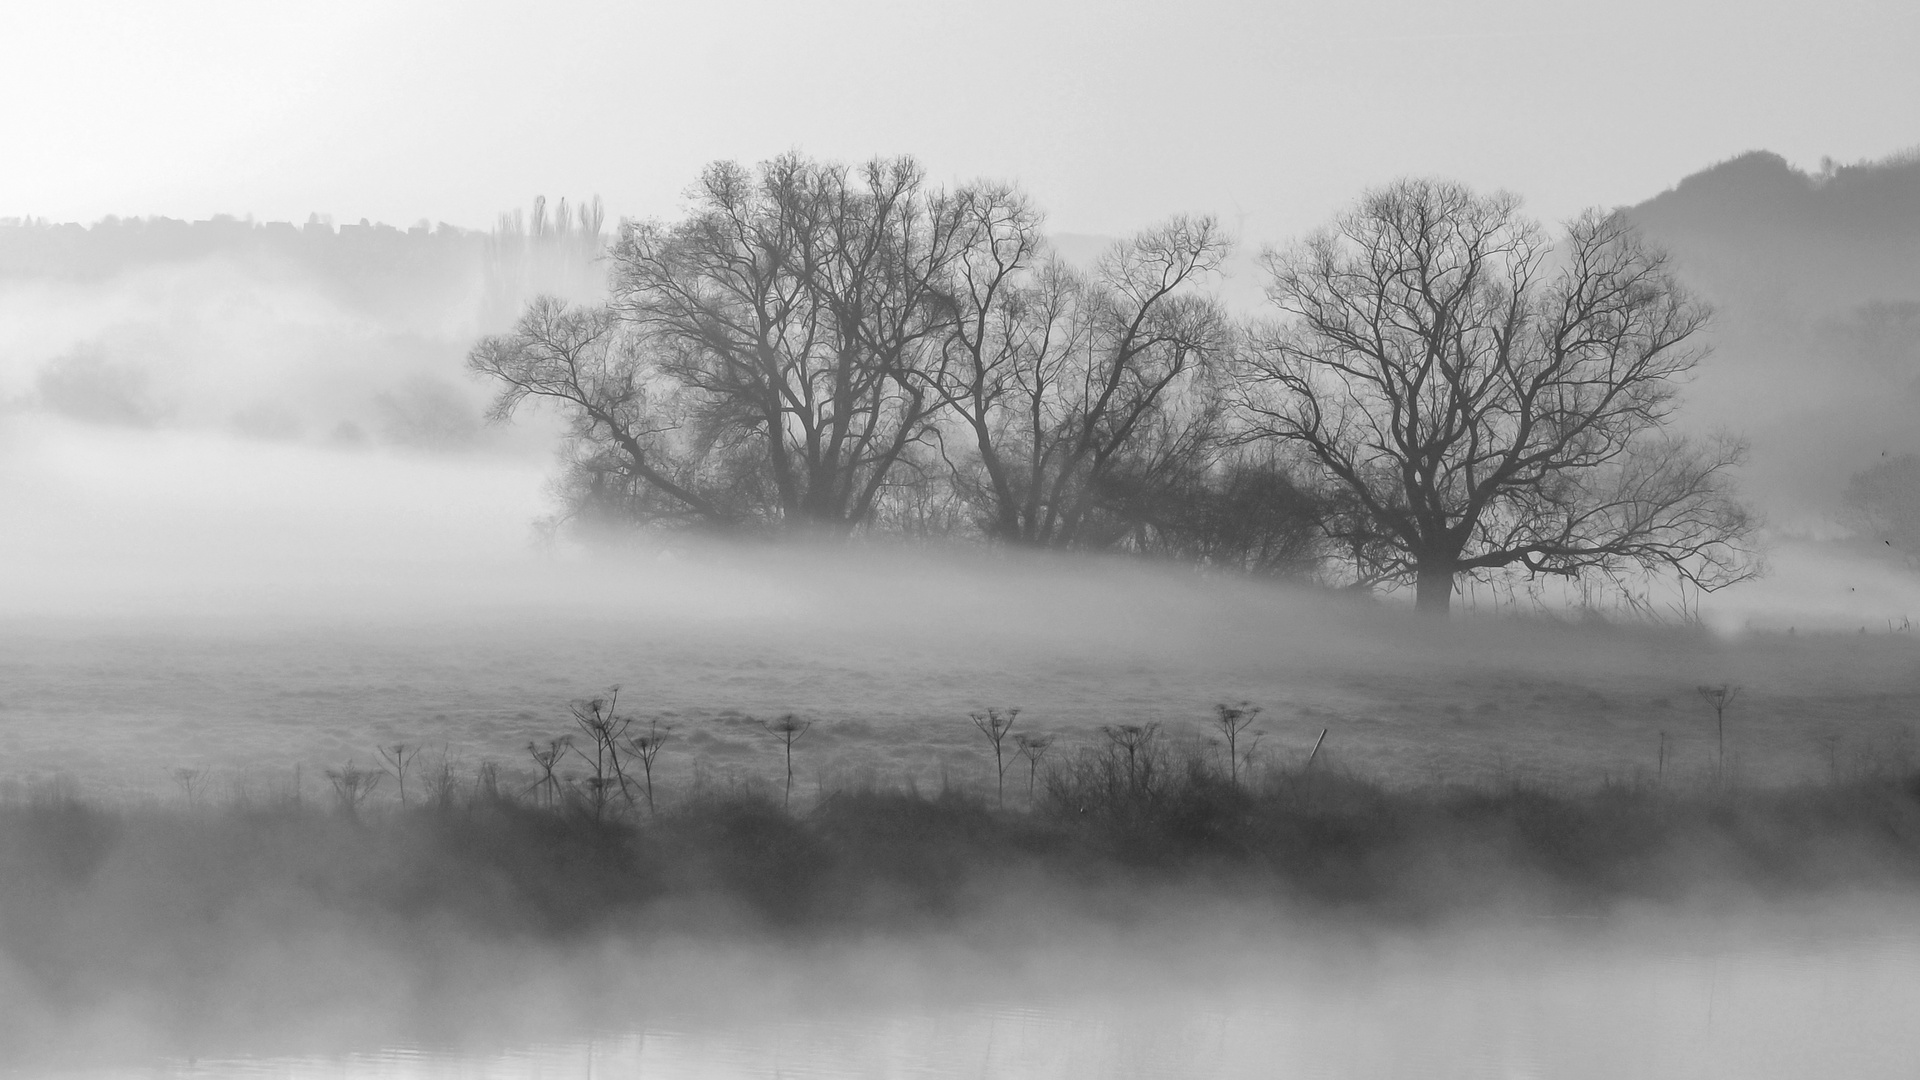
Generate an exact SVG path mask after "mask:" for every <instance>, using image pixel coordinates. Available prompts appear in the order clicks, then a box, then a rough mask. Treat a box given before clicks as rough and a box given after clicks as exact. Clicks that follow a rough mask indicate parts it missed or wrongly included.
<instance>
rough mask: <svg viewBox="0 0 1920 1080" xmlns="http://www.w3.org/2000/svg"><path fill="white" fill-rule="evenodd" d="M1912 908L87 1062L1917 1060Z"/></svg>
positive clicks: (543, 1072) (185, 1073)
mask: <svg viewBox="0 0 1920 1080" xmlns="http://www.w3.org/2000/svg"><path fill="white" fill-rule="evenodd" d="M1911 916H1912V910H1911V908H1906V909H1905V910H1904V912H1903V913H1902V914H1900V915H1899V916H1897V917H1896V916H1894V915H1890V914H1889V913H1888V912H1887V911H1886V910H1884V909H1882V910H1881V911H1880V912H1879V913H1878V914H1877V915H1875V916H1874V917H1873V918H1871V919H1868V920H1861V919H1857V918H1856V919H1834V918H1826V917H1823V918H1820V919H1817V920H1816V919H1810V918H1797V919H1777V918H1776V919H1771V920H1769V921H1767V922H1764V923H1760V924H1756V923H1754V922H1752V921H1751V920H1744V921H1741V922H1739V923H1738V924H1737V925H1736V924H1735V922H1734V921H1733V920H1722V919H1712V918H1702V919H1689V920H1684V921H1682V920H1677V919H1669V918H1664V917H1663V918H1659V919H1642V920H1616V921H1614V922H1612V923H1609V924H1608V925H1606V926H1605V927H1601V926H1600V925H1599V924H1597V923H1594V924H1587V925H1582V924H1580V923H1577V922H1559V923H1547V922H1544V921H1542V922H1539V923H1534V924H1530V925H1527V926H1523V927H1520V928H1519V929H1513V928H1507V929H1482V930H1476V931H1472V932H1448V933H1444V934H1439V933H1425V934H1411V933H1409V934H1406V935H1402V936H1398V937H1391V938H1389V937H1384V936H1379V935H1373V936H1369V937H1366V938H1364V939H1360V938H1348V939H1344V940H1342V941H1341V942H1340V943H1338V944H1328V943H1326V942H1324V941H1323V942H1317V943H1308V944H1305V945H1302V944H1301V943H1300V942H1298V941H1293V942H1289V943H1286V944H1281V945H1276V946H1274V947H1273V948H1271V949H1253V948H1248V949H1242V950H1238V951H1236V952H1234V954H1233V955H1232V957H1231V958H1230V959H1226V960H1223V961H1222V962H1221V963H1220V964H1218V965H1217V967H1216V968H1214V970H1215V971H1216V972H1217V975H1218V977H1217V978H1214V977H1210V976H1209V973H1208V971H1207V970H1200V971H1195V970H1193V969H1192V968H1191V967H1188V968H1185V969H1182V970H1173V969H1172V968H1167V969H1164V970H1158V969H1155V968H1154V967H1153V966H1152V965H1147V966H1145V967H1142V968H1137V969H1134V970H1131V971H1125V965H1120V966H1114V965H1113V962H1112V958H1110V957H1103V958H1101V959H1100V960H1099V961H1098V962H1097V963H1096V964H1094V965H1093V970H1092V973H1091V975H1090V976H1088V977H1083V978H1080V979H1078V980H1077V981H1076V980H1074V979H1071V978H1068V979H1063V980H1062V982H1061V984H1060V985H1062V986H1065V985H1068V984H1072V985H1073V987H1074V988H1073V989H1071V990H1064V991H1061V992H1044V991H1043V992H1039V993H1037V994H1035V996H1034V997H1033V999H1032V1000H1005V1001H971V1002H954V1003H951V1004H943V1005H940V1006H938V1007H927V1006H926V1005H925V1004H924V1003H921V1004H918V1005H914V1006H911V1007H903V1008H892V1009H890V1008H886V1007H873V1006H872V1005H871V1004H870V1003H869V1004H867V1005H864V1006H862V1007H861V1008H860V1009H858V1010H847V1009H839V1010H836V1009H834V1008H832V1007H822V1006H817V1005H811V1004H808V1003H805V1002H797V1003H795V1004H794V1005H793V1006H792V1008H790V1009H786V1010H782V1011H778V1014H777V1015H767V1014H765V1013H764V1012H762V1011H761V1010H759V1009H757V1008H755V1009H751V1010H748V1009H743V1010H742V1015H733V1016H726V1015H720V1016H715V1015H706V1016H703V1017H693V1016H679V1017H671V1018H662V1017H660V1016H659V1015H655V1014H650V1016H651V1019H650V1020H649V1021H648V1023H647V1024H646V1025H645V1026H644V1027H643V1029H641V1030H637V1031H633V1032H630V1033H625V1034H614V1035H608V1036H604V1037H599V1038H595V1039H591V1040H581V1041H576V1042H569V1043H564V1044H553V1045H536V1046H529V1047H523V1048H519V1049H514V1050H510V1051H505V1052H501V1051H493V1052H488V1053H483V1054H480V1053H474V1052H471V1051H468V1052H464V1053H456V1052H450V1051H436V1050H429V1049H420V1048H396V1049H389V1050H385V1051H381V1052H378V1053H364V1054H354V1055H342V1056H333V1057H319V1058H313V1057H309V1058H282V1059H259V1058H255V1059H246V1060H220V1061H212V1060H201V1061H197V1062H172V1063H168V1064H165V1065H161V1066H158V1067H153V1066H149V1067H146V1068H142V1069H139V1070H136V1071H123V1072H118V1073H94V1074H88V1075H94V1076H115V1077H119V1076H125V1077H134V1076H139V1077H168V1078H188V1077H194V1078H201V1077H204V1078H209V1080H212V1078H221V1080H225V1078H238V1077H288V1078H302V1080H305V1078H314V1080H318V1078H322V1077H354V1078H361V1077H371V1078H393V1080H400V1078H408V1080H413V1078H438V1077H489V1078H491V1077H499V1078H515V1080H520V1078H541V1077H555V1078H558V1077H567V1078H575V1077H641V1076H644V1077H658V1078H702V1080H704V1078H716V1080H717V1078H731V1077H947V1076H953V1077H1015V1078H1017V1077H1087V1078H1124V1077H1272V1076H1287V1077H1350V1076H1365V1077H1422V1078H1429V1077H1500V1078H1507V1077H1596V1078H1600V1077H1605V1078H1616V1077H1739V1078H1763V1077H1809V1076H1834V1077H1850V1078H1870V1077H1883V1076H1884V1077H1894V1076H1899V1077H1910V1076H1912V1075H1914V1073H1913V1070H1914V1068H1915V1064H1914V1063H1915V1062H1916V1061H1920V1024H1917V1023H1915V1022H1914V1017H1916V1016H1920V922H1916V921H1915V920H1914V919H1913V918H1912V917H1911ZM1205 966H1207V965H1203V967H1205ZM1123 971H1125V973H1124V974H1118V973H1119V972H1123ZM1082 974H1083V975H1086V974H1087V973H1084V972H1083V973H1082ZM69 1075H74V1074H69Z"/></svg>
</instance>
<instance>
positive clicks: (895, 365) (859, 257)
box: [469, 155, 1752, 610]
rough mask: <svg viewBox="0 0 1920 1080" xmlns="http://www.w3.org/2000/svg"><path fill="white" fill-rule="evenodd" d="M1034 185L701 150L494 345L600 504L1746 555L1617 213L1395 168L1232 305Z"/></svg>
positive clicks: (1079, 532) (654, 522)
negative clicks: (1244, 313) (1087, 258)
mask: <svg viewBox="0 0 1920 1080" xmlns="http://www.w3.org/2000/svg"><path fill="white" fill-rule="evenodd" d="M1042 224H1043V222H1042V217H1041V215H1040V213H1039V212H1038V211H1037V210H1036V209H1035V207H1034V206H1033V205H1032V204H1031V202H1030V201H1029V200H1028V199H1027V198H1026V196H1025V195H1023V194H1022V193H1021V192H1020V191H1018V190H1017V189H1015V188H1013V187H1010V186H1006V185H997V184H976V185H970V186H964V187H960V188H957V189H951V190H950V189H944V188H939V187H936V186H934V185H932V184H930V183H929V182H928V180H927V178H926V176H925V173H924V171H923V170H922V169H921V167H920V166H919V165H918V164H917V163H915V162H914V161H913V160H912V159H910V158H896V159H883V160H875V161H872V162H869V163H867V164H865V165H863V166H860V167H857V168H851V167H845V166H841V165H835V164H830V163H823V162H819V161H814V160H811V159H808V158H805V157H802V156H799V155H788V156H785V157H782V158H779V159H776V160H774V161H771V162H767V163H765V164H763V165H761V166H759V167H758V168H755V169H748V168H743V167H741V166H739V165H735V164H730V163H721V164H716V165H713V166H711V167H709V168H708V169H707V171H706V172H705V174H704V175H703V176H702V177H701V180H700V182H699V184H698V185H696V187H695V189H694V191H693V201H692V208H691V210H690V211H689V213H688V214H687V215H686V216H685V217H684V218H682V219H680V220H678V221H674V222H668V223H658V222H642V223H635V222H627V223H623V224H622V226H621V228H620V230H619V233H618V236H617V238H616V239H615V240H614V242H613V243H612V245H611V247H610V248H609V251H608V254H607V261H608V264H609V267H610V273H609V281H610V290H609V295H608V297H607V299H606V301H605V302H604V303H600V304H595V305H586V306H581V305H569V304H566V303H563V302H562V301H559V300H556V299H552V298H542V299H537V300H535V301H533V302H532V303H531V304H530V305H529V307H528V308H527V310H526V312H525V314H524V315H523V316H522V318H521V319H520V320H519V323H518V325H517V326H516V327H515V329H514V331H513V332H511V333H509V334H504V335H497V336H492V337H488V338H486V339H484V340H482V341H481V342H480V343H478V344H477V345H476V346H475V347H474V349H473V350H472V353H471V355H470V357H469V363H470V366H471V368H472V369H473V370H475V371H476V372H479V373H482V374H484V375H486V376H488V377H490V378H491V379H492V380H494V382H495V384H496V386H497V387H498V388H499V394H498V396H497V398H496V399H495V402H494V406H493V415H494V417H495V418H496V419H505V418H507V417H509V416H511V415H512V414H513V413H514V412H515V410H516V409H517V408H518V407H519V406H520V405H521V404H522V403H523V402H526V401H528V400H529V399H544V400H547V401H551V402H557V403H559V405H560V406H561V411H562V415H563V416H564V417H565V418H566V420H567V422H568V424H569V425H570V428H569V431H570V439H569V442H568V447H567V469H566V473H565V477H564V479H563V481H562V486H563V490H564V492H565V495H566V504H567V513H568V514H569V515H570V516H571V518H572V519H573V520H575V521H578V522H582V523H588V524H597V525H602V526H606V525H617V526H621V527H628V526H632V525H635V524H644V525H649V526H661V525H679V526H692V527H698V528H703V529H710V530H721V531H728V532H741V531H783V532H808V533H821V534H827V535H832V536H846V535H849V534H851V533H853V532H855V531H856V530H860V529H863V528H866V529H873V528H886V527H889V526H891V527H894V528H898V529H901V530H903V531H907V532H920V533H928V532H951V531H954V530H956V529H971V530H976V531H977V532H978V533H979V534H981V535H984V536H985V537H987V538H990V539H992V540H995V541H1000V542H1005V543H1010V544H1020V545H1031V546H1038V547H1055V548H1122V549H1131V550H1139V551H1147V552H1160V553H1167V554H1174V555H1180V556H1185V557H1189V558H1193V559H1198V560H1205V561H1207V562H1209V563H1213V564H1220V565H1227V566H1236V567H1240V568H1244V569H1252V570H1259V571H1280V572H1284V571H1300V570H1308V569H1318V570H1329V569H1330V568H1335V567H1337V570H1332V572H1333V573H1334V574H1336V575H1337V576H1340V577H1342V578H1344V579H1345V580H1347V581H1349V582H1352V583H1357V584H1362V585H1370V584H1374V583H1379V582H1409V583H1413V584H1415V585H1416V591H1417V595H1418V597H1419V603H1420V605H1421V606H1422V607H1425V608H1432V609H1439V610H1444V609H1445V608H1446V606H1447V602H1448V597H1449V596H1450V595H1451V593H1452V591H1453V588H1454V582H1455V579H1456V578H1457V577H1458V576H1459V575H1461V574H1475V573H1492V572H1497V571H1503V570H1520V571H1523V572H1525V573H1529V574H1535V575H1538V574H1551V575H1565V576H1574V575H1578V574H1581V573H1583V572H1586V571H1593V570H1598V571H1601V572H1603V573H1619V572H1622V571H1624V570H1630V569H1639V570H1652V569H1657V570H1662V571H1669V572H1675V573H1677V574H1678V575H1679V576H1680V577H1681V578H1682V579H1684V580H1687V581H1690V582H1692V583H1693V584H1695V585H1698V586H1700V587H1703V588H1715V587H1718V586H1720V585H1724V584H1727V583H1729V582H1731V581H1734V580H1738V579H1740V578H1741V577H1743V576H1746V575H1747V574H1749V573H1750V572H1751V569H1752V561H1751V559H1750V558H1749V556H1748V552H1747V549H1746V546H1745V543H1744V541H1745V539H1746V537H1747V536H1748V534H1749V532H1750V530H1751V523H1750V521H1749V519H1748V517H1747V514H1746V512H1745V511H1744V510H1743V509H1742V508H1741V506H1740V505H1739V503H1738V502H1737V501H1735V499H1734V498H1733V495H1732V491H1731V486H1730V482H1729V475H1728V474H1729V472H1730V470H1731V469H1732V468H1733V467H1734V466H1735V465H1737V463H1738V462H1739V460H1740V455H1741V448H1740V446H1739V444H1737V443H1735V442H1732V441H1729V440H1718V441H1713V440H1708V441H1701V440H1694V441H1689V440H1685V439H1680V438H1675V437H1671V436H1669V435H1668V433H1667V425H1668V421H1669V420H1670V418H1671V415H1672V412H1673V409H1674V404H1675V393H1676V390H1677V388H1678V386H1679V383H1680V382H1681V381H1682V380H1683V379H1684V377H1685V376H1686V375H1687V374H1688V373H1689V372H1690V371H1691V370H1692V368H1693V367H1694V366H1695V365H1696V364H1697V363H1698V362H1699V360H1700V359H1701V357H1702V355H1703V352H1702V350H1701V349H1700V348H1699V346H1698V341H1697V339H1698V332H1699V331H1700V329H1701V327H1702V326H1703V324H1704V322H1705V320H1706V318H1707V312H1706V310H1705V308H1704V307H1702V306H1701V305H1699V304H1698V303H1696V302H1695V301H1694V300H1693V299H1692V298H1691V297H1690V296H1689V295H1688V294H1687V292H1686V291H1685V290H1684V289H1683V288H1682V287H1681V285H1680V284H1679V283H1678V281H1677V280H1676V279H1675V277H1674V276H1673V274H1672V273H1671V271H1670V269H1669V268H1668V266H1667V264H1666V260H1665V257H1664V256H1663V255H1662V254H1661V253H1660V252H1658V251H1656V250H1654V249H1651V248H1650V247H1648V246H1646V245H1645V244H1644V243H1642V242H1641V241H1640V239H1639V238H1638V237H1637V236H1636V235H1635V233H1634V232H1633V230H1632V229H1631V228H1630V227H1629V226H1628V224H1627V223H1626V222H1625V221H1624V220H1623V219H1622V218H1620V217H1619V216H1618V215H1610V214H1601V213H1590V214H1587V215H1585V216H1583V217H1581V218H1579V219H1577V220H1576V221H1574V222H1573V223H1571V225H1570V226H1569V227H1568V228H1567V229H1566V231H1565V234H1564V235H1563V236H1562V237H1561V238H1560V239H1559V240H1558V242H1549V239H1548V237H1547V236H1546V234H1545V233H1544V231H1543V230H1542V229H1541V228H1540V227H1539V226H1538V225H1536V224H1534V223H1532V222H1531V221H1529V220H1528V219H1526V218H1525V217H1523V216H1522V215H1521V214H1520V212H1519V206H1518V203H1517V201H1516V200H1514V199H1512V198H1511V197H1508V196H1505V195H1495V196H1483V195H1478V194H1475V193H1473V192H1472V191H1470V190H1468V189H1466V188H1464V187H1461V186H1459V185H1454V184H1447V183H1439V182H1429V181H1405V182H1401V183H1399V184H1395V185H1393V186H1390V187H1388V188H1385V189H1382V190H1380V191H1377V192H1374V193H1371V194H1369V195H1368V196H1366V198H1365V199H1363V200H1362V201H1361V202H1360V203H1359V204H1358V205H1357V206H1356V207H1355V209H1354V210H1352V211H1351V212H1350V213H1348V214H1347V215H1345V216H1343V217H1342V218H1341V219H1340V220H1339V221H1338V222H1336V223H1335V224H1334V225H1333V226H1332V227H1330V228H1328V229H1325V230H1323V231H1321V232H1319V233H1317V234H1315V235H1314V236H1313V237H1311V238H1310V239H1308V240H1307V241H1305V242H1304V243H1302V244H1300V245H1298V246H1296V247H1294V248H1292V249H1289V250H1287V251H1281V252H1269V253H1267V255H1266V256H1265V258H1264V259H1263V263H1264V265H1265V268H1266V270H1267V272H1268V275H1269V279H1270V284H1269V288H1268V295H1269V298H1270V300H1271V301H1272V305H1273V308H1272V316H1271V317H1269V318H1266V319H1263V320H1255V321H1251V322H1249V321H1247V320H1243V319H1238V318H1236V317H1234V316H1233V315H1232V314H1231V313H1229V312H1228V311H1227V310H1226V308H1225V307H1224V306H1223V305H1222V304H1221V303H1220V302H1219V301H1218V300H1217V299H1216V298H1214V297H1213V296H1212V295H1211V294H1210V293H1209V291H1208V286H1209V284H1210V282H1211V281H1212V279H1213V278H1214V277H1215V276H1216V275H1217V274H1218V273H1219V271H1220V269H1221V267H1222V264H1223V260H1224V259H1225V258H1226V256H1227V254H1228V251H1229V243H1228V239H1227V237H1226V236H1225V235H1224V233H1223V232H1222V231H1221V229H1220V227H1219V226H1218V225H1217V223H1215V222H1214V221H1213V220H1212V219H1211V218H1184V217H1183V218H1175V219H1172V220H1170V221H1168V222H1166V223H1164V224H1162V225H1160V226H1157V227H1155V228H1151V229H1148V230H1145V231H1143V232H1141V233H1139V234H1137V235H1135V236H1133V237H1131V238H1129V239H1126V240H1124V241H1121V242H1120V243H1117V244H1115V245H1114V246H1113V247H1111V248H1110V249H1109V250H1108V251H1107V252H1106V253H1105V255H1103V256H1102V257H1101V258H1100V259H1099V260H1098V261H1097V262H1096V263H1095V264H1094V265H1093V266H1092V267H1090V268H1087V269H1080V268H1076V267H1074V266H1071V265H1069V264H1068V263H1066V262H1065V261H1063V260H1061V259H1060V258H1058V257H1056V256H1054V255H1053V254H1052V253H1051V252H1050V250H1049V248H1048V245H1047V243H1046V240H1045V237H1044V235H1043V232H1042Z"/></svg>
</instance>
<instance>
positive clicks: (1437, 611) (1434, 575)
mask: <svg viewBox="0 0 1920 1080" xmlns="http://www.w3.org/2000/svg"><path fill="white" fill-rule="evenodd" d="M1413 597H1414V600H1413V606H1414V608H1415V609H1416V610H1418V611H1421V612H1423V613H1426V614H1429V615H1442V616H1444V615H1445V614H1446V613H1447V608H1448V607H1449V606H1450V605H1451V604H1452V602H1453V563H1452V560H1451V559H1449V560H1447V561H1446V562H1440V561H1439V560H1434V561H1432V562H1426V561H1423V562H1421V563H1420V564H1419V566H1418V567H1417V568H1416V569H1415V571H1414V585H1413Z"/></svg>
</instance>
